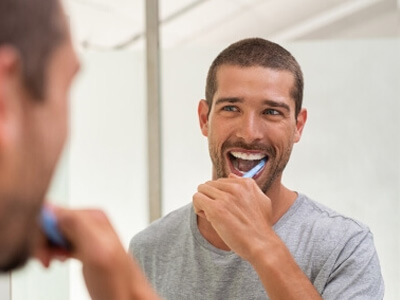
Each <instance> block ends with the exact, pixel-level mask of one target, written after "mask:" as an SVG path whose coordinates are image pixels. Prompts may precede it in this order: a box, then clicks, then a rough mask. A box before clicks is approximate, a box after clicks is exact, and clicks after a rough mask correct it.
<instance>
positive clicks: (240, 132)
mask: <svg viewBox="0 0 400 300" xmlns="http://www.w3.org/2000/svg"><path fill="white" fill-rule="evenodd" d="M240 119H241V120H240V122H239V123H238V124H237V125H238V126H237V131H236V136H237V137H238V138H241V139H242V140H243V141H244V142H246V143H247V144H251V143H253V142H256V141H259V140H261V139H262V137H263V134H264V128H263V125H262V122H261V120H260V118H257V116H256V115H255V114H253V113H248V114H244V115H243V116H242V118H240Z"/></svg>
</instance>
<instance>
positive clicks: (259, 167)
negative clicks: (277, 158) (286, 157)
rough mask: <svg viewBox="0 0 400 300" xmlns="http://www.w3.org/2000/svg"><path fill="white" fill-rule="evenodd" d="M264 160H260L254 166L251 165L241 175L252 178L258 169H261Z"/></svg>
mask: <svg viewBox="0 0 400 300" xmlns="http://www.w3.org/2000/svg"><path fill="white" fill-rule="evenodd" d="M265 162H266V160H265V159H263V160H261V161H260V162H259V163H258V164H257V165H256V166H255V167H253V168H252V169H251V170H250V171H248V172H246V173H244V175H243V176H242V177H243V178H253V177H254V176H255V175H256V174H257V173H258V171H260V170H261V168H262V167H264V165H265Z"/></svg>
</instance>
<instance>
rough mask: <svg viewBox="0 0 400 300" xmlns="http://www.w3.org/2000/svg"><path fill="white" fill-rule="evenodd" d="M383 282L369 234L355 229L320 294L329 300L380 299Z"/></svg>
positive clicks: (366, 231) (371, 237)
mask: <svg viewBox="0 0 400 300" xmlns="http://www.w3.org/2000/svg"><path fill="white" fill-rule="evenodd" d="M383 295H384V282H383V277H382V274H381V268H380V264H379V259H378V255H377V252H376V249H375V246H374V241H373V236H372V233H371V232H370V231H369V230H368V229H364V230H362V231H360V230H359V231H357V232H356V233H354V234H353V235H352V236H351V237H350V238H349V239H348V240H347V242H346V243H345V245H344V247H343V248H342V249H341V250H340V252H339V254H338V256H337V259H336V262H335V264H334V267H333V269H332V271H331V274H330V276H329V279H328V281H327V284H326V286H325V288H324V290H323V292H322V294H321V296H322V297H323V299H326V300H333V299H340V300H347V299H349V300H350V299H351V300H358V299H359V300H382V299H383Z"/></svg>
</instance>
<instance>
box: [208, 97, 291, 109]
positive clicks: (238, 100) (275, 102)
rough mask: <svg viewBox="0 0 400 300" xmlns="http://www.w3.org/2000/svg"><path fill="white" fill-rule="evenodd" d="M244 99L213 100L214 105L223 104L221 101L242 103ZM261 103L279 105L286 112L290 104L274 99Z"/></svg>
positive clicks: (272, 105)
mask: <svg viewBox="0 0 400 300" xmlns="http://www.w3.org/2000/svg"><path fill="white" fill-rule="evenodd" d="M243 102H244V99H243V98H237V97H226V98H218V99H217V100H216V101H215V105H219V104H223V103H243ZM262 104H264V105H268V106H271V107H280V108H283V109H285V110H287V111H288V112H290V106H289V105H287V104H286V103H284V102H280V101H276V100H263V101H262Z"/></svg>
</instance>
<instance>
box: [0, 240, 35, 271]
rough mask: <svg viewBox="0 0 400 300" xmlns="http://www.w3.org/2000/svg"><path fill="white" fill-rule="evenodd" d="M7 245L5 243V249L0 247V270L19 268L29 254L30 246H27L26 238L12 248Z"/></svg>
mask: <svg viewBox="0 0 400 300" xmlns="http://www.w3.org/2000/svg"><path fill="white" fill-rule="evenodd" d="M8 246H9V245H6V247H7V248H6V249H3V248H4V247H1V252H2V255H1V261H0V272H9V271H12V270H15V269H18V268H21V267H22V266H24V265H25V264H26V262H27V261H28V259H29V257H30V256H31V247H30V246H29V243H28V240H25V241H23V243H22V244H20V245H18V246H16V247H14V249H11V248H9V247H8ZM7 253H8V255H7ZM4 254H6V255H4Z"/></svg>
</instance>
